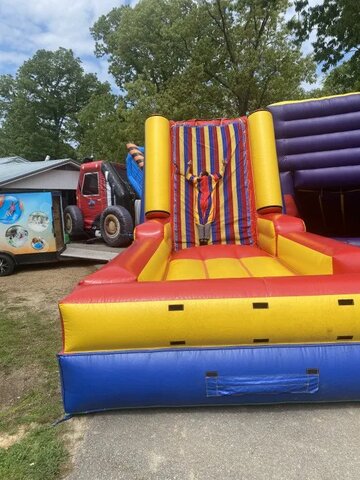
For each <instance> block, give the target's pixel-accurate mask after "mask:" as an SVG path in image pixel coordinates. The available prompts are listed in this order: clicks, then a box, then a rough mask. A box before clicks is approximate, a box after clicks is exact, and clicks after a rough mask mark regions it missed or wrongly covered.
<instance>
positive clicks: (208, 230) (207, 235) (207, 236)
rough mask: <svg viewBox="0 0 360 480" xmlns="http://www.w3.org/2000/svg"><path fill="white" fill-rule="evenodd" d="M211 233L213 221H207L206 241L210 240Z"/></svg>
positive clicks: (205, 227)
mask: <svg viewBox="0 0 360 480" xmlns="http://www.w3.org/2000/svg"><path fill="white" fill-rule="evenodd" d="M210 233H211V223H207V224H206V225H204V240H206V243H207V242H208V241H209V240H210Z"/></svg>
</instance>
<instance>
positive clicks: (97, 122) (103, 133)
mask: <svg viewBox="0 0 360 480" xmlns="http://www.w3.org/2000/svg"><path fill="white" fill-rule="evenodd" d="M120 103H121V99H119V98H118V97H116V96H115V95H113V94H111V93H109V92H107V93H103V94H101V95H94V96H93V97H92V98H91V99H90V101H89V103H88V104H87V105H86V106H85V107H84V108H83V109H82V110H81V111H80V112H79V115H78V119H79V127H80V134H79V148H78V154H79V156H80V157H88V156H90V155H92V156H93V157H94V158H98V159H106V160H108V161H119V160H123V159H124V158H125V153H126V147H125V144H126V142H127V141H128V139H126V137H124V119H123V118H122V115H121V105H120Z"/></svg>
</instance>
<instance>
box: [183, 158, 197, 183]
mask: <svg viewBox="0 0 360 480" xmlns="http://www.w3.org/2000/svg"><path fill="white" fill-rule="evenodd" d="M185 178H186V180H187V181H188V182H191V183H196V181H197V177H195V176H194V175H193V173H192V164H191V161H189V162H188V168H187V170H186V174H185Z"/></svg>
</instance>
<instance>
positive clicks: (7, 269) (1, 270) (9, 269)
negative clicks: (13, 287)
mask: <svg viewBox="0 0 360 480" xmlns="http://www.w3.org/2000/svg"><path fill="white" fill-rule="evenodd" d="M14 268H15V261H14V259H13V258H11V257H10V255H6V254H5V253H0V277H5V276H6V275H11V274H12V273H13V271H14Z"/></svg>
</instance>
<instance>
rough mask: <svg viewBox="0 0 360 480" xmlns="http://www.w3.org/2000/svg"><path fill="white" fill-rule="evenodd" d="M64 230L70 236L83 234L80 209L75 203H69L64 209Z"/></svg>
mask: <svg viewBox="0 0 360 480" xmlns="http://www.w3.org/2000/svg"><path fill="white" fill-rule="evenodd" d="M64 224H65V232H66V233H67V234H68V235H70V237H72V238H73V237H76V236H79V235H83V234H84V218H83V214H82V213H81V210H80V208H79V207H77V206H76V205H69V206H68V207H66V208H65V210H64Z"/></svg>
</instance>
